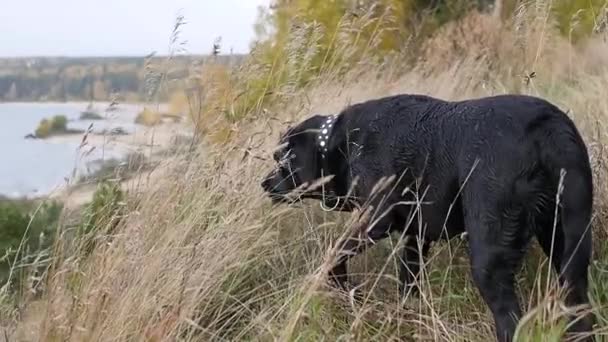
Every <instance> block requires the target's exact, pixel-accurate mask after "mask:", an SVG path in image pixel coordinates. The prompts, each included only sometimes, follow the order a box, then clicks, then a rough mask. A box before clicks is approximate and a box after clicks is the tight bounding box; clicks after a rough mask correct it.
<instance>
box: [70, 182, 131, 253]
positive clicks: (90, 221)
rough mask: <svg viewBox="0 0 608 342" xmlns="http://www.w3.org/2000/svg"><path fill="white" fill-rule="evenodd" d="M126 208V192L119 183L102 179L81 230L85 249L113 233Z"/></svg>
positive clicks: (84, 217)
mask: <svg viewBox="0 0 608 342" xmlns="http://www.w3.org/2000/svg"><path fill="white" fill-rule="evenodd" d="M124 208H125V206H124V193H123V191H122V189H121V188H120V184H119V183H117V182H111V181H102V182H100V183H99V184H98V185H97V190H95V193H94V194H93V199H92V201H91V202H90V203H89V204H88V205H87V206H86V208H85V210H84V215H83V219H82V223H81V226H80V230H79V237H80V238H81V239H82V240H81V241H82V243H83V244H84V248H85V250H88V251H90V250H91V249H92V248H93V247H94V246H95V241H97V239H98V238H100V237H103V236H105V235H110V234H112V232H113V231H114V228H116V226H117V225H118V223H119V222H120V220H121V218H122V216H123V215H124Z"/></svg>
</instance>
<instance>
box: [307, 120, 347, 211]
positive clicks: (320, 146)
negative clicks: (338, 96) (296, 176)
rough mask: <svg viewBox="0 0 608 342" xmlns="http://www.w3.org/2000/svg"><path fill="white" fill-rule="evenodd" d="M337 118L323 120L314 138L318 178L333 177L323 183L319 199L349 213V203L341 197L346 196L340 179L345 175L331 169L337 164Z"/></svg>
mask: <svg viewBox="0 0 608 342" xmlns="http://www.w3.org/2000/svg"><path fill="white" fill-rule="evenodd" d="M338 118H339V117H338V116H337V115H330V116H327V117H326V118H324V120H323V121H322V122H321V124H320V125H319V128H318V129H319V133H318V134H317V136H316V146H317V153H318V160H319V162H320V166H321V170H320V176H321V177H327V176H330V175H333V179H332V180H330V181H329V182H327V183H325V185H324V188H323V190H322V198H319V199H320V200H322V201H326V203H329V206H330V207H333V209H337V210H342V211H344V210H346V211H350V210H351V209H352V206H351V205H350V204H351V203H348V202H347V201H345V200H346V198H344V197H342V196H344V195H345V194H346V191H343V189H342V187H343V186H341V185H342V184H341V182H343V181H345V180H344V179H342V178H344V177H345V176H346V175H343V174H336V172H338V173H340V171H339V170H338V169H335V167H332V165H335V163H336V162H337V161H336V160H335V158H336V157H337V155H336V148H337V146H335V145H336V139H337V137H336V136H335V135H336V134H339V130H338V129H336V124H337V120H338ZM325 196H327V197H328V198H327V197H325ZM332 202H333V203H334V204H333V205H332V204H331V203H332Z"/></svg>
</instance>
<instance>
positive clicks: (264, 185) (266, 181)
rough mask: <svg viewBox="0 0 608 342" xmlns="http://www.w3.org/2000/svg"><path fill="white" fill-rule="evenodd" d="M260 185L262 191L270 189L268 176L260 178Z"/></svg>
mask: <svg viewBox="0 0 608 342" xmlns="http://www.w3.org/2000/svg"><path fill="white" fill-rule="evenodd" d="M261 186H262V189H264V191H269V190H270V178H268V177H266V178H264V180H262V183H261Z"/></svg>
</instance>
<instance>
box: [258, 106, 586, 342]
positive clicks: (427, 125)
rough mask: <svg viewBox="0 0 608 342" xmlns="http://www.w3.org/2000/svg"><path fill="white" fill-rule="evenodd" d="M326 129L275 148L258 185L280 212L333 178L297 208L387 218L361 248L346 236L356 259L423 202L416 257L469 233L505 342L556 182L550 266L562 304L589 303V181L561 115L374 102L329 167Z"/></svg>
mask: <svg viewBox="0 0 608 342" xmlns="http://www.w3.org/2000/svg"><path fill="white" fill-rule="evenodd" d="M324 120H325V117H323V116H320V115H315V116H313V117H311V118H309V119H307V120H305V121H303V122H302V123H300V124H299V125H297V126H295V127H293V128H290V129H289V130H288V132H286V134H284V135H283V137H282V138H281V141H280V143H281V144H285V145H286V146H285V147H284V148H282V149H280V150H279V151H277V153H276V154H275V160H277V161H281V164H280V166H278V167H277V168H276V169H275V170H274V171H273V172H271V173H270V174H269V175H268V176H267V177H266V179H265V180H264V181H263V182H262V186H263V188H264V189H265V191H267V192H268V193H269V194H270V195H271V196H272V197H273V199H275V200H278V201H280V200H282V199H284V198H285V197H283V196H284V195H286V194H288V193H289V192H291V191H292V190H293V189H294V188H296V187H297V186H300V185H302V183H304V182H309V183H310V182H312V181H314V180H315V179H318V178H319V177H320V176H321V170H322V169H323V171H324V175H327V174H332V175H333V176H334V178H333V179H332V180H331V181H330V182H329V184H327V185H326V188H325V191H326V195H327V196H325V197H323V196H322V195H321V194H320V193H319V191H313V192H311V193H307V194H304V195H302V196H301V197H300V198H314V199H322V198H325V201H326V205H327V206H330V207H335V206H336V205H337V209H338V210H345V211H350V210H352V209H354V208H356V207H360V206H363V205H371V206H373V207H374V208H375V209H376V211H379V212H382V211H387V210H388V211H389V213H388V215H386V216H384V217H383V218H382V219H381V220H380V221H379V222H378V223H377V224H375V225H374V226H373V228H372V229H371V231H369V232H368V234H369V236H368V237H369V239H368V243H361V242H360V241H358V240H356V237H355V236H353V239H350V240H347V241H346V242H345V243H344V245H343V249H344V250H349V251H354V252H361V251H363V250H364V249H365V247H366V245H368V244H369V240H370V239H371V240H372V241H378V240H379V239H382V238H384V237H386V236H388V234H389V233H391V232H393V231H398V232H401V231H403V230H404V228H405V227H406V225H407V220H408V219H409V218H410V217H411V216H410V215H411V214H412V212H413V209H415V206H412V205H409V204H407V203H406V204H399V203H400V202H411V201H415V200H418V201H423V202H424V203H427V204H423V205H422V209H421V217H422V223H423V225H422V226H423V227H424V231H423V232H422V240H423V243H422V249H421V251H422V254H423V255H426V252H427V251H428V247H429V243H430V242H432V241H436V240H438V239H441V238H451V237H453V236H456V235H458V234H461V233H463V232H467V237H468V244H469V250H470V256H471V272H472V275H473V279H474V282H475V284H476V285H477V287H478V289H479V291H480V293H481V296H482V297H483V299H484V300H485V302H486V303H487V304H488V305H489V307H490V309H491V311H492V313H493V315H494V319H495V323H496V333H497V338H498V340H499V341H510V340H511V338H512V336H513V332H514V329H515V327H516V324H517V321H518V318H519V317H520V316H521V309H520V305H519V302H518V299H517V297H516V293H515V289H514V275H515V273H516V272H517V270H518V267H519V266H520V264H521V261H522V257H523V255H524V253H525V250H526V248H527V246H528V242H529V240H530V238H532V237H536V238H537V239H538V241H539V242H540V245H541V246H542V247H543V249H544V251H545V252H546V254H547V255H549V254H550V250H551V240H552V231H553V226H554V224H555V222H554V221H555V220H554V218H555V208H556V194H557V192H558V184H559V183H560V178H561V177H563V179H562V185H563V193H562V194H561V197H560V203H559V212H558V215H557V221H556V225H557V230H556V231H555V237H554V241H555V244H554V246H553V260H552V262H553V266H554V269H555V270H556V271H557V272H558V273H559V274H560V281H561V283H562V284H564V285H566V286H568V288H569V290H570V294H569V295H568V296H567V304H568V305H574V304H583V303H588V298H587V286H588V285H587V268H588V265H589V262H590V258H591V228H590V227H589V225H590V219H591V210H592V202H593V185H592V173H591V168H590V165H589V157H588V153H587V149H586V147H585V144H584V142H583V140H582V138H581V136H580V135H579V133H578V131H577V128H576V127H575V125H574V124H573V122H572V121H571V120H570V119H569V118H568V116H567V115H566V114H565V113H564V112H562V111H561V110H560V109H558V108H557V107H555V106H554V105H552V104H550V103H548V102H547V101H545V100H542V99H539V98H535V97H529V96H521V95H503V96H494V97H487V98H481V99H474V100H467V101H459V102H448V101H443V100H439V99H436V98H432V97H427V96H420V95H398V96H391V97H385V98H380V99H376V100H371V101H367V102H364V103H359V104H355V105H353V106H349V107H348V108H346V109H344V110H343V111H342V112H341V113H340V114H339V115H338V118H337V120H336V123H335V127H334V129H333V131H332V133H331V138H330V140H329V151H328V155H327V162H326V163H322V160H321V158H320V154H319V149H318V147H317V145H316V140H315V139H316V137H317V132H318V128H319V126H320V124H321V123H322V122H323V121H324ZM562 170H563V171H564V172H565V173H564V174H561V173H560V172H561V171H562ZM560 175H561V176H560ZM389 176H395V177H396V180H398V182H397V184H396V187H395V188H393V187H392V186H391V187H389V188H388V189H386V190H384V192H382V193H381V194H380V196H373V198H372V196H370V195H371V192H372V189H373V187H374V185H375V184H376V183H377V182H378V181H379V180H380V179H381V178H382V177H389ZM355 179H356V182H355V181H354V180H355ZM351 188H353V190H354V191H353V192H352V193H351V194H350V196H349V197H348V198H346V197H345V196H346V195H347V194H348V192H349V189H351ZM407 188H409V190H406V189H407ZM389 190H392V191H389ZM450 208H451V209H450ZM448 214H449V216H448ZM446 217H447V220H446ZM407 226H408V227H409V228H408V231H406V232H405V234H406V235H419V231H418V227H419V225H418V222H414V223H412V224H410V225H407ZM406 241H408V242H406V244H405V248H404V252H403V259H404V260H405V261H406V262H405V263H404V264H403V265H402V269H401V274H400V280H401V282H402V286H401V289H402V292H404V293H405V291H406V290H407V289H408V288H409V287H411V285H412V284H414V283H415V280H416V275H417V273H418V270H419V262H420V260H419V255H420V254H421V253H419V249H418V246H419V245H420V244H417V243H416V239H415V238H413V239H408V240H406ZM347 259H348V256H344V257H343V258H341V259H340V260H339V262H338V263H337V265H336V266H335V268H334V269H333V270H332V272H331V274H330V275H331V276H332V278H333V279H334V280H335V281H336V282H337V285H338V286H340V287H343V288H346V286H347V271H346V262H347ZM568 263H569V264H568ZM566 266H567V267H566ZM513 317H515V319H514V318H513ZM592 322H593V317H592V316H591V315H588V316H587V317H585V318H584V319H583V320H581V321H580V322H579V323H577V324H575V325H574V327H573V329H572V330H573V331H589V329H590V328H591V324H592Z"/></svg>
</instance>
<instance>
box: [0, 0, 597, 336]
mask: <svg viewBox="0 0 608 342" xmlns="http://www.w3.org/2000/svg"><path fill="white" fill-rule="evenodd" d="M359 18H364V19H365V18H366V17H365V16H359ZM368 18H370V17H368ZM548 18H549V16H548V14H547V12H546V8H543V7H540V6H534V5H532V4H530V5H528V6H527V7H526V6H524V7H521V8H520V9H519V10H518V11H517V15H515V16H514V17H513V18H511V19H505V20H504V21H500V20H497V18H495V17H491V16H490V15H487V14H478V13H477V12H470V13H469V14H467V15H464V16H463V17H462V18H460V19H459V20H457V21H450V22H448V23H447V24H445V25H443V26H441V27H440V28H438V29H437V30H435V31H434V32H433V33H431V34H429V36H428V37H427V38H426V39H425V40H424V41H422V42H419V45H418V46H417V48H416V50H415V51H410V50H407V49H405V48H404V49H402V50H401V51H397V52H395V51H393V52H390V53H389V52H386V53H385V54H383V56H380V57H382V58H378V56H377V55H373V54H371V53H369V54H368V52H367V50H369V51H375V48H376V45H375V44H376V42H377V41H376V40H374V37H375V35H374V33H373V30H372V33H371V35H370V36H369V37H368V39H369V40H366V41H364V42H363V46H367V48H364V49H363V50H357V51H351V52H352V54H347V52H348V51H346V50H334V49H326V50H322V51H324V53H323V54H321V56H324V55H327V54H328V51H329V54H330V55H331V56H333V57H328V58H327V59H323V58H322V59H321V60H320V61H319V62H316V60H315V62H311V63H309V62H307V59H306V58H304V57H305V56H309V57H311V59H310V61H312V60H314V58H312V57H314V56H317V54H316V51H317V50H316V48H317V46H318V44H319V45H320V44H322V43H321V41H322V40H321V38H319V40H315V39H304V38H306V37H308V38H311V37H314V34H313V35H311V33H310V32H313V33H314V32H317V31H315V29H314V27H313V26H309V27H304V26H300V27H299V29H296V30H295V31H290V33H289V34H290V35H292V34H296V35H297V34H300V36H295V37H294V36H288V37H287V38H286V40H285V41H286V42H289V43H290V44H288V45H287V46H286V47H285V48H284V50H282V51H280V54H281V55H279V56H275V59H274V63H273V62H272V60H271V62H270V63H269V64H268V63H266V64H259V63H256V62H255V61H260V60H262V61H264V60H266V59H265V58H266V57H264V56H260V55H256V52H255V51H254V55H253V56H252V57H250V58H249V59H248V60H247V61H246V63H244V64H243V66H242V67H241V68H239V69H238V70H237V72H236V73H234V74H230V73H228V74H227V73H226V72H224V71H222V70H221V69H214V68H211V69H208V71H209V70H211V71H213V72H209V73H207V74H206V75H207V76H208V77H210V79H211V80H213V81H214V83H211V84H214V85H215V87H212V88H211V89H206V91H207V93H204V94H202V95H197V96H199V97H197V98H205V99H207V101H206V102H204V104H203V102H202V101H201V102H200V103H201V106H200V107H196V106H193V107H191V109H192V111H193V113H191V114H192V115H193V117H199V118H201V119H204V120H201V121H200V122H199V121H196V120H195V124H197V125H198V124H199V123H201V127H202V128H201V132H202V133H203V134H201V135H202V137H203V138H204V139H203V143H201V144H198V145H191V146H190V145H189V148H187V149H184V150H183V151H182V152H181V153H177V154H176V155H175V156H173V157H171V158H170V159H168V160H167V161H166V162H165V163H163V165H162V166H161V168H162V172H163V181H161V182H158V181H155V182H153V183H151V184H147V185H145V184H146V182H145V179H146V178H145V177H142V187H141V188H140V189H133V190H134V191H133V193H131V194H127V196H126V197H125V198H122V197H121V196H117V197H115V196H114V195H111V194H112V192H111V191H109V190H107V189H106V191H105V192H103V193H102V194H106V197H108V198H110V200H106V201H104V200H102V199H103V198H106V197H104V196H100V197H99V198H100V200H99V201H98V202H96V203H108V206H107V207H106V208H109V209H106V210H104V211H100V214H98V215H97V216H95V217H96V220H95V224H94V225H89V226H87V227H88V228H87V229H88V230H87V232H86V234H85V235H84V236H82V235H78V234H76V233H75V232H76V229H77V228H74V227H73V226H71V225H70V224H67V223H66V224H65V225H62V226H61V228H60V229H59V230H58V232H57V234H58V237H59V238H58V239H56V241H57V243H56V245H55V246H54V248H53V253H52V258H51V259H47V260H44V262H46V265H47V266H48V267H47V271H46V272H45V273H44V274H43V275H40V276H39V277H38V278H35V279H42V280H43V281H40V282H39V281H33V280H31V279H30V281H28V282H24V283H23V284H22V285H21V287H19V288H18V289H19V290H18V291H16V293H17V295H9V292H5V301H4V305H3V306H2V308H3V311H2V318H3V323H4V324H3V325H4V326H6V327H8V333H7V334H8V336H10V337H11V339H16V340H45V341H59V340H69V341H91V340H120V341H126V340H142V341H164V340H183V341H209V340H214V341H215V340H218V341H224V340H229V341H234V340H256V341H257V340H261V341H270V340H281V341H295V340H298V341H319V340H327V341H336V340H355V341H370V340H382V341H384V340H406V341H480V342H481V341H488V340H492V339H493V336H494V333H493V330H492V329H493V323H492V318H491V315H490V313H489V311H488V309H487V307H486V306H485V305H484V304H483V302H482V301H481V298H480V296H479V293H478V291H477V289H476V288H475V287H474V286H473V284H472V281H471V277H470V272H469V264H468V256H467V248H466V247H467V246H466V240H463V239H458V238H457V239H454V240H452V241H450V242H440V243H437V244H436V245H434V247H433V248H432V250H431V253H430V257H429V259H428V264H426V265H425V267H424V276H423V278H422V280H421V284H420V285H421V287H422V293H421V295H420V296H419V297H410V298H407V299H406V300H405V301H404V302H403V303H399V299H398V291H397V272H396V270H397V265H398V262H399V260H398V254H397V253H398V250H397V249H396V248H395V247H396V246H397V245H398V243H399V241H398V238H396V237H395V238H392V239H389V240H387V241H383V242H381V243H379V244H378V245H377V246H376V247H374V248H373V249H371V250H370V251H369V252H367V253H366V254H363V255H360V256H357V257H355V258H354V259H353V262H352V263H351V265H352V266H351V272H353V275H354V277H355V280H356V281H358V282H361V284H362V288H363V290H364V294H365V297H366V299H365V302H364V303H363V304H358V303H355V302H353V301H351V299H350V298H348V296H340V295H338V294H337V293H336V292H335V291H332V290H331V289H330V288H329V287H328V286H327V285H326V283H325V275H326V273H327V270H328V269H329V267H330V265H331V263H332V262H333V260H334V259H335V252H336V251H335V249H334V246H335V239H337V238H339V237H340V236H341V235H342V234H343V233H344V232H345V231H346V230H347V228H348V226H349V225H350V224H352V222H351V221H350V217H349V216H348V215H346V214H338V213H330V212H325V211H323V210H322V209H321V208H319V206H318V204H317V203H304V204H299V205H294V207H286V206H278V207H273V206H271V204H270V202H269V201H268V200H267V199H266V198H265V197H264V195H263V194H262V190H261V188H260V186H259V183H260V181H261V179H262V177H263V176H264V175H265V174H266V172H267V171H268V169H269V168H271V167H272V166H273V162H272V160H271V158H270V156H271V153H272V151H273V149H274V148H275V144H276V141H277V139H278V136H279V134H280V133H281V132H282V131H283V130H284V129H285V128H286V125H287V124H289V123H291V122H294V121H298V120H301V119H303V118H305V117H307V116H309V115H310V114H311V113H336V112H337V111H339V110H340V109H342V108H343V107H344V106H345V105H347V104H350V103H355V102H358V101H362V100H366V99H371V98H374V97H378V96H384V95H389V94H396V93H422V94H428V95H432V96H437V97H440V98H444V99H464V98H471V97H480V96H486V95H493V94H502V93H524V94H532V95H536V96H541V97H543V98H546V99H548V100H550V101H552V102H553V103H555V104H556V105H558V106H559V107H561V108H562V109H564V110H565V111H567V112H568V113H569V115H570V116H571V117H572V118H573V120H574V121H575V122H576V124H577V126H578V127H579V129H580V130H581V132H582V134H583V135H584V138H585V141H586V143H587V144H588V148H589V152H590V155H591V162H592V165H593V170H594V182H595V189H596V198H595V210H594V219H593V227H592V228H593V232H594V245H595V246H594V248H595V250H594V262H593V264H592V265H591V268H590V272H591V276H590V277H591V279H590V282H591V287H590V289H589V291H590V296H591V298H592V300H593V310H594V311H595V313H596V315H597V318H598V325H597V326H596V328H595V334H596V335H598V336H600V337H601V338H606V337H608V308H607V307H606V305H607V304H608V295H607V293H608V244H607V242H606V241H608V240H606V238H607V237H608V236H607V234H608V190H607V189H608V183H607V181H608V178H607V177H608V172H607V171H608V169H607V168H606V162H608V157H607V156H606V152H605V148H606V147H607V146H608V130H607V126H606V122H607V120H608V97H607V96H606V89H608V45H607V43H606V39H607V38H608V37H606V35H605V33H602V32H601V30H598V32H596V33H595V34H592V35H590V36H589V37H588V39H587V40H586V42H582V43H579V44H577V45H572V44H571V41H570V40H569V39H568V38H567V37H564V35H563V34H561V33H560V30H559V27H556V26H554V25H552V23H551V21H550V20H549V19H548ZM364 19H361V20H364ZM353 20H354V19H353ZM356 20H359V19H356ZM368 20H371V22H374V23H379V22H380V21H378V20H376V21H374V20H372V19H368ZM357 23H358V25H364V24H365V22H357ZM377 27H381V26H380V25H379V26H377ZM352 28H353V26H350V25H342V26H340V28H339V29H338V30H337V31H335V34H333V35H332V36H334V37H336V38H335V44H334V43H332V44H334V45H333V46H339V47H343V48H346V47H348V46H349V45H352V42H353V41H352V40H350V39H351V36H349V34H351V33H352V32H353V31H350V30H351V29H352ZM304 29H306V30H312V31H301V30H304ZM303 32H304V33H306V32H308V33H306V34H303ZM318 32H321V31H318ZM355 34H356V33H355ZM297 37H300V38H301V39H299V40H298V39H295V38H297ZM302 37H304V38H302ZM319 37H322V36H321V35H319ZM341 40H343V41H341ZM380 41H381V40H380ZM261 46H262V47H263V44H262V45H261ZM271 46H272V45H271ZM349 51H350V50H349ZM263 52H264V50H261V52H260V53H263ZM306 52H309V53H308V54H306ZM351 52H348V53H351ZM283 54H284V55H283ZM412 54H414V56H412ZM265 56H272V55H271V54H268V55H265ZM283 56H292V57H294V56H296V57H298V56H299V57H302V58H301V59H295V60H294V59H290V58H284V57H283ZM347 56H348V57H351V59H346V58H345V57H347ZM261 57H264V58H261ZM355 57H356V58H355ZM259 58H261V59H259ZM266 61H267V60H266ZM283 61H284V63H285V64H282V63H283ZM412 61H413V62H412ZM347 62H349V63H351V64H350V65H349V67H348V68H347V67H345V65H344V64H340V63H347ZM290 63H291V64H290ZM315 63H318V64H315ZM309 66H314V68H309ZM260 75H262V76H260ZM271 76H272V77H271ZM304 76H306V77H304ZM235 87H236V88H235ZM239 87H240V88H239ZM226 99H229V100H226ZM210 101H211V102H212V103H213V105H208V103H209V102H210ZM194 103H196V101H194ZM194 107H196V108H194ZM201 108H204V109H201ZM211 123H213V125H212V124H211ZM203 124H204V125H203ZM214 125H215V126H214ZM203 128H204V129H203ZM220 130H224V131H225V132H227V133H226V134H220V135H217V132H218V131H220ZM108 193H109V195H108ZM116 198H119V199H118V200H117V199H116ZM98 206H101V205H98ZM102 207H103V206H102ZM72 214H73V213H72ZM65 215H66V218H68V217H70V215H71V214H70V213H65ZM104 217H105V220H104V219H103V218H104ZM66 222H69V221H66ZM41 262H42V261H41ZM29 266H30V265H23V264H20V263H18V262H17V263H16V264H15V267H23V268H26V269H27V267H29ZM32 279H34V278H32ZM518 283H519V285H520V293H521V295H522V296H523V299H522V302H523V305H524V306H525V309H526V310H527V311H528V315H527V316H525V317H524V319H523V320H522V323H521V325H520V331H519V339H518V340H519V341H558V340H559V337H560V336H561V335H562V334H563V331H564V327H565V325H564V322H565V321H564V315H565V314H566V313H568V312H570V311H569V310H571V309H567V308H564V306H563V305H561V303H562V302H561V298H563V293H562V292H561V291H560V290H559V288H558V287H557V286H556V285H555V277H554V275H553V274H551V273H550V272H548V271H547V265H546V258H545V257H544V256H543V255H542V253H541V252H540V250H539V248H538V247H537V246H536V244H533V245H532V249H531V250H530V252H529V253H528V256H527V258H526V262H525V265H524V266H523V267H522V272H521V274H520V276H519V278H518ZM14 292H15V291H14ZM14 292H13V293H14Z"/></svg>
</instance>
